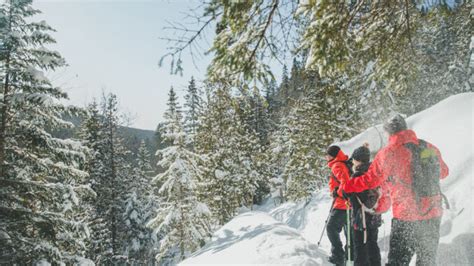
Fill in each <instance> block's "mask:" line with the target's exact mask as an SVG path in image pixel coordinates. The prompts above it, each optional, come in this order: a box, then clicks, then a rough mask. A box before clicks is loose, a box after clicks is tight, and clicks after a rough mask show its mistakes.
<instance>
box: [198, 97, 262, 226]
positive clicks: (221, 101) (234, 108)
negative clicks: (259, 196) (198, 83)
mask: <svg viewBox="0 0 474 266" xmlns="http://www.w3.org/2000/svg"><path fill="white" fill-rule="evenodd" d="M210 98H211V101H210V103H209V105H208V107H207V110H206V111H205V114H204V116H203V122H202V126H201V127H200V129H199V131H198V137H197V139H198V142H197V144H198V145H197V148H198V152H200V153H202V154H205V155H207V158H208V160H206V162H205V167H204V171H205V175H204V177H205V179H204V180H203V183H204V191H202V193H200V195H201V197H202V198H203V199H204V200H205V201H206V202H207V203H208V205H209V207H210V208H211V210H212V214H213V216H214V218H215V219H216V221H217V223H218V224H224V223H226V222H227V221H228V220H229V219H230V218H232V217H233V216H234V215H235V214H236V211H237V208H239V207H242V206H245V207H247V208H251V207H252V204H253V200H254V197H255V194H256V191H257V188H258V186H259V184H258V182H259V181H260V180H261V179H262V175H261V173H260V172H259V171H258V167H259V166H258V163H257V157H258V151H259V147H260V144H259V140H258V138H257V136H256V134H255V132H253V131H250V130H249V125H247V124H245V122H244V121H247V119H245V117H247V116H244V114H245V112H246V111H245V109H242V108H240V107H239V106H242V104H240V105H239V102H238V101H237V100H236V99H234V98H232V97H231V94H230V92H229V91H228V90H227V89H225V88H217V89H216V91H215V92H214V93H213V94H212V97H210ZM262 168H263V167H262Z"/></svg>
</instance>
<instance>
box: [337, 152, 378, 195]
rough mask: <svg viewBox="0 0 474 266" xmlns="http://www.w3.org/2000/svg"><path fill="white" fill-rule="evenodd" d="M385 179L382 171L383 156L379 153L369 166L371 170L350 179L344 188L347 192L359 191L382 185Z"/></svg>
mask: <svg viewBox="0 0 474 266" xmlns="http://www.w3.org/2000/svg"><path fill="white" fill-rule="evenodd" d="M383 181H384V175H383V171H382V165H381V158H380V155H379V154H377V156H375V159H374V161H373V162H372V164H371V165H370V167H369V170H368V171H367V172H366V173H365V174H364V175H362V176H359V177H358V178H355V179H351V180H348V181H347V182H346V183H345V184H344V186H343V189H344V191H345V192H346V193H359V192H362V191H364V190H367V189H374V188H376V187H378V186H380V185H381V184H382V183H383Z"/></svg>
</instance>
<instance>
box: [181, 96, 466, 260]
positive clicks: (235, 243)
mask: <svg viewBox="0 0 474 266" xmlns="http://www.w3.org/2000/svg"><path fill="white" fill-rule="evenodd" d="M407 122H408V125H409V127H410V128H412V129H414V130H415V132H416V133H417V135H418V137H419V138H422V139H425V140H427V141H429V142H431V143H433V144H435V145H436V146H438V147H439V149H440V151H441V153H442V156H443V159H444V160H445V161H446V163H447V164H448V166H449V168H450V175H449V176H448V177H447V178H446V179H445V180H443V181H442V183H441V184H442V191H443V192H444V193H445V194H446V196H447V197H448V199H449V202H450V204H451V209H450V210H446V211H445V214H444V216H443V221H442V225H441V239H440V245H439V251H438V264H439V265H474V216H473V214H474V212H473V211H474V203H473V202H474V197H473V193H474V179H473V177H474V176H473V168H474V144H473V142H474V93H463V94H459V95H455V96H452V97H450V98H448V99H446V100H444V101H442V102H440V103H438V104H437V105H435V106H433V107H431V108H428V109H426V110H424V111H422V112H420V113H418V114H415V115H413V116H411V117H409V118H408V119H407ZM386 139H387V137H386V136H384V133H383V130H382V128H381V126H380V125H378V126H374V127H371V128H369V129H367V130H366V131H365V132H363V133H361V134H359V135H357V136H355V137H354V138H352V139H351V140H348V141H345V142H342V143H339V144H340V146H341V148H342V149H343V151H344V152H345V153H347V154H350V153H352V151H353V150H354V149H355V148H357V147H358V146H360V145H362V144H363V143H364V142H369V144H370V148H371V150H372V151H374V152H375V151H376V150H378V149H380V148H381V147H383V146H384V145H385V144H386ZM330 204H331V198H330V196H329V195H328V193H327V191H326V190H324V191H320V192H315V193H314V196H313V198H312V199H311V201H310V202H309V203H305V202H287V203H285V204H282V205H280V206H273V201H272V200H271V199H270V200H268V201H267V202H266V203H265V204H264V206H260V207H257V208H256V209H257V211H252V212H247V213H244V214H241V215H239V216H237V217H235V218H234V219H233V220H232V221H230V222H229V223H228V224H226V225H224V226H223V227H222V228H221V229H220V230H219V231H217V232H216V233H215V234H214V236H213V238H212V240H211V242H210V243H208V244H207V245H206V246H204V247H203V249H201V250H199V251H198V252H196V253H195V254H193V256H192V257H191V258H189V259H187V260H185V261H183V262H182V264H184V265H187V264H206V265H209V264H220V265H222V264H285V265H330V264H328V263H327V262H326V257H327V256H328V254H329V251H330V244H329V241H328V240H327V237H326V236H324V237H323V240H322V242H321V245H320V246H319V247H317V246H316V243H317V242H318V241H319V237H320V234H321V231H322V229H323V226H324V222H325V220H326V217H327V215H328V211H329V208H330ZM258 210H259V211H258ZM391 218H392V217H391V214H390V212H389V213H387V214H384V216H383V219H384V224H383V225H382V227H381V228H380V229H379V246H380V248H381V251H382V259H383V263H384V262H386V257H387V253H388V239H389V235H390V224H391V223H390V221H391ZM412 264H414V263H413V261H412Z"/></svg>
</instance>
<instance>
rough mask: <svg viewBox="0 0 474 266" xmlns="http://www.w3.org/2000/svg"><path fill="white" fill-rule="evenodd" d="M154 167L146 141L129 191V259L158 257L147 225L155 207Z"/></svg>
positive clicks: (138, 260)
mask: <svg viewBox="0 0 474 266" xmlns="http://www.w3.org/2000/svg"><path fill="white" fill-rule="evenodd" d="M151 175H152V167H151V165H150V154H149V152H148V150H147V147H146V144H145V142H144V141H142V142H141V143H140V147H139V149H138V153H137V159H136V165H135V168H134V171H133V177H132V178H133V179H132V182H131V184H130V188H129V192H128V193H127V194H126V198H125V202H124V203H125V204H124V205H125V212H124V213H123V219H124V220H125V227H126V228H125V232H124V237H123V240H122V241H123V246H124V247H123V249H124V255H125V256H126V257H127V258H128V262H129V263H132V264H135V263H144V264H149V263H151V262H153V261H154V258H153V245H154V241H153V239H152V232H151V230H150V229H148V228H147V227H146V223H147V221H148V220H149V219H150V218H151V217H150V216H151V215H152V213H153V212H154V211H155V210H154V203H153V202H152V198H151V192H152V191H151V190H150V188H149V186H150V184H151Z"/></svg>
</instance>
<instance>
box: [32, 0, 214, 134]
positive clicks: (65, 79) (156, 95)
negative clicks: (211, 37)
mask: <svg viewBox="0 0 474 266" xmlns="http://www.w3.org/2000/svg"><path fill="white" fill-rule="evenodd" d="M196 4H197V2H196V1H191V0H190V1H184V0H175V1H167V0H148V1H145V0H129V1H111V0H108V1H105V0H96V1H89V0H37V1H35V4H34V6H35V7H36V8H38V9H40V10H41V11H42V12H43V14H41V15H39V16H37V19H36V20H46V22H48V23H49V24H50V25H51V26H52V27H53V28H55V29H56V30H57V32H56V33H54V34H53V36H54V37H55V38H56V41H57V42H58V43H57V45H54V46H52V47H51V48H53V49H55V50H57V51H59V52H60V53H61V54H62V55H63V57H65V59H66V61H67V63H68V64H69V66H68V67H67V68H65V69H62V70H60V71H57V72H55V73H52V74H50V75H49V77H50V78H51V79H52V80H53V82H54V84H55V85H61V86H62V87H63V89H64V90H65V91H66V92H67V93H68V94H69V97H70V99H71V101H72V103H73V104H76V105H79V106H85V105H86V104H87V103H88V102H90V101H91V100H92V99H94V98H98V97H99V96H100V95H101V92H102V90H105V91H106V92H112V93H115V94H117V96H118V97H119V101H120V107H121V110H122V111H124V112H127V113H131V114H133V115H135V116H136V117H135V119H134V121H133V124H132V126H134V127H138V128H143V129H155V127H156V125H157V124H158V123H159V122H160V121H162V115H163V112H164V110H165V109H166V100H167V93H168V91H169V88H170V86H172V85H173V86H174V87H175V88H176V89H177V91H178V95H180V96H181V97H182V96H183V93H184V90H185V87H186V85H187V83H188V81H189V79H190V77H191V76H192V75H193V76H195V78H196V79H198V80H202V79H203V78H204V75H205V70H206V65H207V64H208V63H209V61H210V58H204V59H201V60H199V62H198V63H197V64H198V67H199V70H198V69H196V68H195V67H194V66H193V64H192V62H191V60H189V58H187V59H188V60H185V72H184V75H183V77H180V76H176V75H170V73H169V72H170V71H169V64H165V66H164V67H163V68H159V67H158V61H159V59H160V57H161V56H162V55H163V54H165V53H166V48H167V46H168V45H167V43H166V41H163V40H160V37H172V36H171V34H172V32H170V31H166V30H164V29H163V27H164V26H166V25H167V24H166V21H183V18H184V17H185V15H184V14H183V12H186V11H187V10H189V8H194V7H196ZM210 34H212V32H211V33H210ZM185 59H186V58H185Z"/></svg>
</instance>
